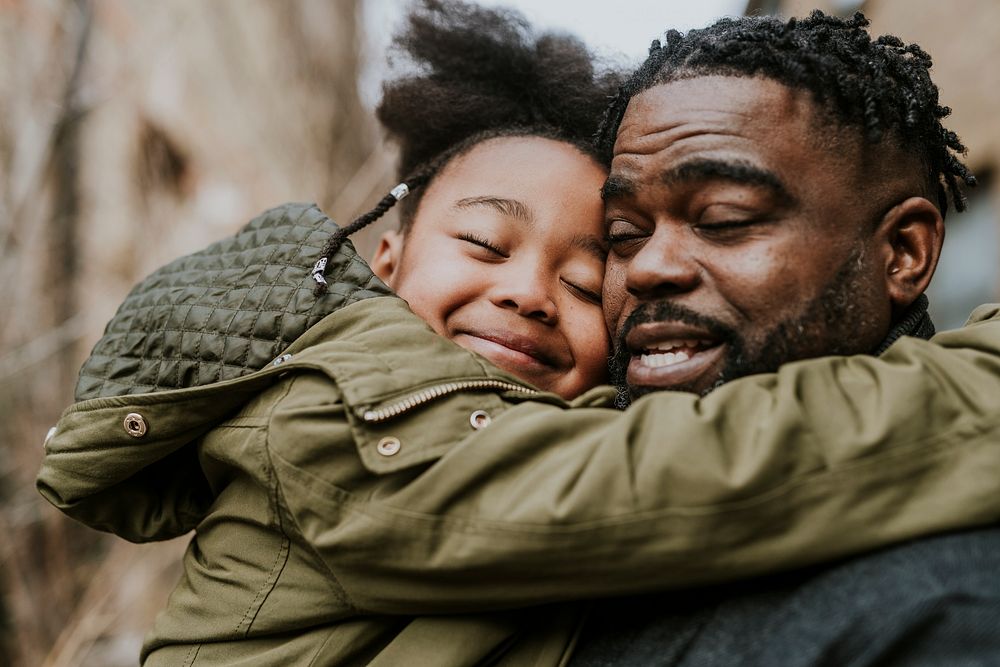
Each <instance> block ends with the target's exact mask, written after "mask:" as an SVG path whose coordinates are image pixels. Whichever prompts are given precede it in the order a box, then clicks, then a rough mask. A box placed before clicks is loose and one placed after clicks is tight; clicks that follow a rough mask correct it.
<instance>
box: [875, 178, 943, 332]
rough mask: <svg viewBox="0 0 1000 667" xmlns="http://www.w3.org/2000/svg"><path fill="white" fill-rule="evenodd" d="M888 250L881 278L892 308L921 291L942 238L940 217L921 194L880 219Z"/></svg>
mask: <svg viewBox="0 0 1000 667" xmlns="http://www.w3.org/2000/svg"><path fill="white" fill-rule="evenodd" d="M883 229H884V230H885V232H886V241H887V247H888V250H889V252H888V253H887V262H886V266H885V280H886V286H887V288H888V293H889V298H890V299H891V300H892V303H893V309H894V310H895V311H896V312H899V311H901V310H902V309H904V308H905V307H906V306H908V305H909V304H911V303H913V301H914V300H915V299H916V298H917V297H918V296H920V295H921V294H923V293H924V290H926V289H927V285H928V283H930V281H931V276H933V275H934V269H935V267H936V266H937V262H938V257H940V255H941V243H942V241H944V221H943V220H942V218H941V213H940V212H939V211H938V209H937V207H936V206H935V205H934V204H932V203H931V202H930V201H928V200H927V199H925V198H923V197H910V198H909V199H907V200H905V201H903V202H901V203H900V204H899V205H898V206H895V207H894V208H892V209H891V210H890V211H889V212H888V213H887V214H886V217H885V218H884V219H883Z"/></svg>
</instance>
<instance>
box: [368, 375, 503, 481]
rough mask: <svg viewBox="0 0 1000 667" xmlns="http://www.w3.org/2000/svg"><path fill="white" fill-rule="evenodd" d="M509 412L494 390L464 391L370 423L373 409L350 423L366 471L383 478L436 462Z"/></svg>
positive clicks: (492, 426) (491, 426)
mask: <svg viewBox="0 0 1000 667" xmlns="http://www.w3.org/2000/svg"><path fill="white" fill-rule="evenodd" d="M507 407H509V404H508V403H507V402H506V401H504V400H503V398H501V397H500V395H498V394H497V393H496V392H495V391H461V392H456V393H450V394H448V395H446V396H441V397H440V398H437V399H435V400H433V401H429V402H426V403H423V404H420V405H416V406H413V407H409V408H405V409H403V411H401V412H399V413H398V414H394V415H389V416H384V417H383V418H381V419H377V420H373V419H372V414H371V408H366V409H362V410H354V411H350V412H349V414H350V417H349V419H350V422H351V429H352V431H353V434H354V442H355V444H356V445H357V448H358V455H359V456H360V458H361V461H362V463H363V464H364V466H365V468H367V469H368V470H369V471H370V472H372V473H375V474H379V475H384V474H388V473H392V472H396V471H398V470H403V469H406V468H409V467H413V466H419V465H423V464H429V463H433V462H434V461H436V460H437V459H439V458H441V457H442V456H444V455H445V454H447V452H448V451H449V450H450V449H451V448H452V447H454V446H455V445H456V444H458V443H459V442H461V441H462V440H464V439H465V438H466V437H467V436H469V435H471V434H472V433H474V432H475V431H476V430H478V429H483V428H495V426H494V425H493V420H494V419H495V418H496V417H497V416H499V415H500V414H501V413H502V412H504V411H505V410H506V409H507ZM366 413H367V416H368V417H369V420H366V419H365V417H366Z"/></svg>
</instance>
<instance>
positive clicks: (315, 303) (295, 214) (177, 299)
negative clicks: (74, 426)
mask: <svg viewBox="0 0 1000 667" xmlns="http://www.w3.org/2000/svg"><path fill="white" fill-rule="evenodd" d="M336 229H337V225H336V224H335V223H334V222H333V221H332V220H330V218H328V217H327V216H326V215H325V214H324V213H323V212H322V211H320V210H319V208H318V207H317V206H316V205H315V204H285V205H283V206H279V207H277V208H274V209H271V210H269V211H267V212H265V213H263V214H262V215H260V216H258V217H257V218H254V219H253V220H252V221H250V222H249V223H248V224H247V225H246V226H245V227H243V228H242V229H241V230H239V231H238V232H237V233H236V234H234V235H233V236H230V237H228V238H225V239H223V240H221V241H218V242H216V243H213V244H212V245H210V246H208V247H207V248H205V249H204V250H201V251H199V252H196V253H193V254H191V255H187V256H185V257H181V258H180V259H177V260H174V261H173V262H170V263H169V264H167V265H166V266H164V267H162V268H160V269H158V270H157V271H155V272H154V273H152V274H151V275H150V276H149V277H147V278H146V279H144V280H143V281H141V282H140V283H139V284H138V285H136V286H135V287H134V288H133V289H132V291H131V292H130V293H129V295H128V296H127V297H125V301H124V302H123V303H122V305H121V306H120V307H119V308H118V312H117V313H115V316H114V317H113V318H112V319H111V321H110V322H109V323H108V325H107V327H106V328H105V331H104V335H103V336H102V337H101V339H100V340H99V341H98V342H97V344H96V345H95V346H94V349H93V351H92V352H91V354H90V357H89V358H88V359H87V361H86V362H84V364H83V367H82V368H81V370H80V377H79V380H78V382H77V386H76V400H77V401H82V400H86V399H90V398H98V397H104V396H122V395H125V394H145V393H149V392H157V391H163V390H167V389H183V388H188V387H198V386H202V385H207V384H212V383H215V382H219V381H223V380H231V379H233V378H237V377H242V376H244V375H247V374H249V373H253V372H255V371H257V370H260V369H261V368H263V367H264V366H266V365H267V364H268V363H270V362H272V361H273V360H274V359H275V358H277V357H278V355H280V354H281V352H282V351H283V350H284V349H285V348H286V347H288V345H290V344H291V343H292V341H294V340H295V339H297V338H298V337H299V336H301V335H302V334H303V333H305V331H306V330H307V329H309V328H310V327H312V326H313V325H314V324H316V323H317V322H319V321H320V320H321V319H323V317H325V316H326V315H328V314H330V313H332V312H334V311H336V310H338V309H340V308H342V307H344V306H347V305H350V304H351V303H354V302H355V301H358V300H360V299H364V298H368V297H372V296H379V295H386V294H392V291H391V290H390V289H389V288H388V287H386V285H385V284H384V283H383V282H382V281H381V280H379V279H378V278H377V277H376V276H375V275H374V274H373V273H372V272H371V269H369V268H368V265H367V264H366V263H365V262H364V261H363V260H361V259H360V258H359V257H358V255H357V253H356V252H355V250H354V247H353V246H352V245H351V244H350V242H345V243H344V245H343V246H342V247H341V249H340V251H339V252H338V253H337V254H336V255H335V256H334V258H333V260H332V262H331V264H330V267H329V268H328V270H327V277H328V280H329V283H330V284H329V289H328V291H327V293H326V294H324V295H323V296H321V297H319V298H317V297H316V296H315V295H314V294H313V287H314V285H315V283H314V282H313V281H312V278H311V271H312V266H313V264H314V263H315V261H316V259H317V258H319V256H320V253H321V251H322V247H323V244H324V243H325V242H326V240H327V239H328V238H329V236H330V234H332V233H333V232H334V230H336Z"/></svg>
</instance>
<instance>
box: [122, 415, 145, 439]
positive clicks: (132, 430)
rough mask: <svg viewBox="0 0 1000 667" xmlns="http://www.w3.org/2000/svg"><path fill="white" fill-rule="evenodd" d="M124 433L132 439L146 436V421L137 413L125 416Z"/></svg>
mask: <svg viewBox="0 0 1000 667" xmlns="http://www.w3.org/2000/svg"><path fill="white" fill-rule="evenodd" d="M125 432H126V433H128V434H129V435H130V436H132V437H133V438H141V437H142V436H144V435H146V420H145V418H143V416H142V415H140V414H139V413H137V412H130V413H128V414H127V415H125Z"/></svg>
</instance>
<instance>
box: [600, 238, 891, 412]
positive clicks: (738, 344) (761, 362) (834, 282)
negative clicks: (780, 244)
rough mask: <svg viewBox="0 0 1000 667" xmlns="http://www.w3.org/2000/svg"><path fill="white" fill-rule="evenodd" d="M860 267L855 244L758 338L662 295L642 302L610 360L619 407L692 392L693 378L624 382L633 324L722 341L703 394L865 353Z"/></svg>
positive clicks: (865, 306) (866, 317) (866, 316)
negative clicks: (722, 353)
mask: <svg viewBox="0 0 1000 667" xmlns="http://www.w3.org/2000/svg"><path fill="white" fill-rule="evenodd" d="M864 268H865V253H864V245H863V244H861V243H858V244H857V246H856V247H855V249H854V251H852V253H851V255H850V256H849V257H848V258H847V260H846V261H845V262H844V263H843V264H842V265H841V266H840V268H839V269H838V270H837V273H836V274H835V275H834V276H833V278H832V279H831V280H830V282H829V283H828V284H827V286H826V288H824V289H823V291H822V292H821V293H820V294H819V295H818V296H817V297H816V298H814V299H812V300H811V301H809V302H807V303H806V304H805V305H804V307H803V309H802V310H801V311H800V312H799V313H798V314H797V315H793V316H791V317H789V318H787V319H786V320H784V321H781V322H778V323H777V324H776V325H775V326H773V327H772V328H771V329H770V330H768V331H765V332H764V333H763V335H762V336H758V337H756V338H757V339H756V340H750V339H747V338H746V337H745V336H743V335H741V334H740V333H739V332H737V331H736V330H735V329H733V328H732V327H730V326H728V325H726V324H724V323H722V322H720V321H718V320H716V319H714V318H711V317H708V316H706V315H702V314H700V313H697V312H695V311H693V310H691V309H690V308H687V307H685V306H681V305H679V304H677V303H674V302H673V301H669V300H666V299H664V300H660V301H652V302H647V303H643V304H640V305H639V307H637V308H636V309H635V310H634V311H632V313H630V314H629V316H628V317H627V318H626V319H625V323H624V325H622V328H621V330H620V331H619V333H618V336H617V338H616V340H615V347H614V350H613V351H612V355H611V358H610V360H609V372H610V376H611V381H612V382H613V383H614V384H615V386H616V387H617V388H618V405H619V407H622V408H624V407H625V406H627V405H628V404H629V403H630V402H632V401H634V400H635V399H637V398H639V397H640V396H643V395H645V394H649V393H652V392H654V391H661V390H671V391H687V392H695V389H694V387H695V385H694V384H693V383H691V384H682V385H675V386H670V387H629V386H628V382H627V377H628V367H629V363H630V361H631V360H632V354H631V352H630V351H629V349H628V346H627V345H626V344H625V340H626V338H627V336H628V334H629V332H630V331H631V330H632V329H633V328H635V327H636V326H637V325H640V324H645V323H647V322H660V321H666V320H669V321H675V322H682V323H684V324H689V325H691V326H694V327H698V328H700V329H704V330H705V331H707V332H709V333H710V334H711V335H712V336H713V337H715V338H716V339H717V340H718V341H719V343H720V344H725V345H726V357H725V360H724V363H723V367H722V370H721V371H719V373H718V375H717V376H716V378H715V380H714V381H713V382H712V383H711V384H710V385H709V387H708V388H707V389H702V390H701V391H700V393H701V394H702V395H705V394H708V393H709V392H711V391H712V390H714V389H716V388H718V387H720V386H722V385H723V384H725V383H726V382H729V381H730V380H735V379H736V378H740V377H744V376H747V375H754V374H756V373H771V372H774V371H776V370H777V369H778V367H779V366H781V365H782V364H785V363H788V362H790V361H797V360H800V359H809V358H813V357H819V356H826V355H845V354H857V353H859V352H868V351H869V350H868V349H859V337H858V336H857V332H858V331H869V330H870V329H871V317H872V314H873V309H872V308H871V307H869V306H870V304H869V300H870V289H868V285H867V282H866V280H865V279H864ZM862 347H864V346H863V345H862ZM698 384H701V383H700V382H699V383H698Z"/></svg>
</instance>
